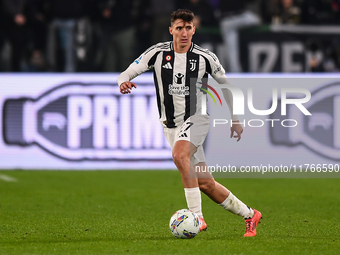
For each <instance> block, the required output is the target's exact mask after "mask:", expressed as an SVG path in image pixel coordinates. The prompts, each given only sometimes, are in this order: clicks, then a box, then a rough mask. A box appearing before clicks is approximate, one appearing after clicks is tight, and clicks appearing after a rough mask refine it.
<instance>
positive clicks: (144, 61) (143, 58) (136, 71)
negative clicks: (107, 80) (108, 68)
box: [117, 44, 159, 86]
mask: <svg viewBox="0 0 340 255" xmlns="http://www.w3.org/2000/svg"><path fill="white" fill-rule="evenodd" d="M157 46H158V45H157V44H156V45H153V46H151V47H150V48H148V49H147V50H146V51H144V52H143V53H142V54H141V55H140V56H139V57H138V58H137V59H136V60H135V61H133V62H132V63H131V64H130V65H129V67H128V68H127V69H126V70H125V71H124V72H122V73H121V74H120V75H119V76H118V78H117V83H118V85H119V86H120V85H121V84H122V83H123V82H126V81H131V80H133V79H134V78H136V77H137V76H138V75H140V74H142V73H144V72H145V71H148V70H150V69H152V68H153V64H154V61H152V60H153V58H154V56H155V55H156V54H157V53H158V52H159V49H158V47H157Z"/></svg>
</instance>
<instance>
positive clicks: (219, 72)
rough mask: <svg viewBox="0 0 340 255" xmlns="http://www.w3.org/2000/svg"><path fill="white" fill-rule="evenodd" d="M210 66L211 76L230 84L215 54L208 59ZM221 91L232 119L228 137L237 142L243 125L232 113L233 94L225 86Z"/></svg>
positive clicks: (220, 81)
mask: <svg viewBox="0 0 340 255" xmlns="http://www.w3.org/2000/svg"><path fill="white" fill-rule="evenodd" d="M210 66H211V74H210V75H211V76H212V77H213V78H214V79H215V80H216V81H217V82H218V83H219V84H230V82H229V80H228V78H227V76H226V75H225V70H224V68H223V66H222V65H221V64H220V62H219V60H218V58H217V57H216V55H215V58H214V59H211V60H210ZM221 91H222V93H223V97H224V100H225V101H226V103H227V105H228V108H229V111H230V115H231V120H232V125H231V127H230V138H233V137H234V138H237V142H238V141H240V139H241V135H242V133H243V127H242V125H241V124H240V122H239V118H238V116H237V115H236V114H234V113H233V95H232V93H231V92H230V90H229V89H227V88H221Z"/></svg>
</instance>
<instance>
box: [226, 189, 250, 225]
mask: <svg viewBox="0 0 340 255" xmlns="http://www.w3.org/2000/svg"><path fill="white" fill-rule="evenodd" d="M220 205H221V206H222V207H223V208H224V209H226V210H228V211H230V212H232V213H234V214H237V215H240V216H242V217H243V218H245V219H247V218H252V217H253V216H254V210H253V209H251V208H250V207H248V206H246V205H245V204H244V203H243V202H242V201H240V200H239V199H238V198H237V197H235V196H234V195H233V193H231V192H230V194H229V196H228V197H227V198H226V200H224V201H223V202H222V203H221V204H220Z"/></svg>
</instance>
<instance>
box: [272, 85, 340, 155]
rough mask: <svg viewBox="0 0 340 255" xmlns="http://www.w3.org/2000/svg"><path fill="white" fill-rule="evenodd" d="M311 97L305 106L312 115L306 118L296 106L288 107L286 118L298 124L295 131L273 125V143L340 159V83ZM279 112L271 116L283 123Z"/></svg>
mask: <svg viewBox="0 0 340 255" xmlns="http://www.w3.org/2000/svg"><path fill="white" fill-rule="evenodd" d="M311 98H312V99H311V100H310V101H309V102H307V103H306V104H305V106H306V108H307V110H308V111H309V112H311V114H312V115H311V116H306V115H303V114H302V113H301V112H300V111H298V109H297V108H296V107H294V105H289V106H290V107H288V108H287V117H288V118H290V119H295V120H296V121H297V122H298V123H299V125H297V126H296V127H294V129H290V128H287V129H282V127H281V126H279V125H275V126H273V127H272V128H271V129H270V140H271V142H272V143H273V144H275V145H283V146H289V147H293V146H298V145H304V146H306V147H307V148H308V149H310V150H312V151H313V152H314V153H316V154H318V155H321V156H324V157H326V158H330V159H334V160H340V117H339V116H340V82H336V83H332V84H328V85H326V86H323V87H321V88H319V89H317V90H316V91H314V92H312V97H311ZM278 105H279V106H280V105H281V104H278ZM278 108H279V107H278ZM280 111H281V109H277V110H276V111H275V112H274V113H272V114H271V115H270V117H271V118H272V119H277V120H281V114H280Z"/></svg>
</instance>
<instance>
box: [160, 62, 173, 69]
mask: <svg viewBox="0 0 340 255" xmlns="http://www.w3.org/2000/svg"><path fill="white" fill-rule="evenodd" d="M162 67H163V68H165V69H172V66H171V64H170V63H166V64H165V65H163V66H162Z"/></svg>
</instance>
